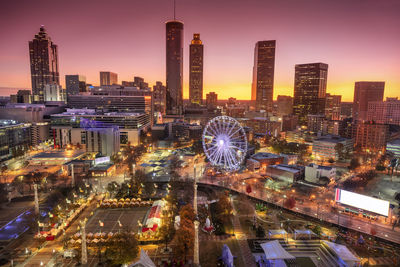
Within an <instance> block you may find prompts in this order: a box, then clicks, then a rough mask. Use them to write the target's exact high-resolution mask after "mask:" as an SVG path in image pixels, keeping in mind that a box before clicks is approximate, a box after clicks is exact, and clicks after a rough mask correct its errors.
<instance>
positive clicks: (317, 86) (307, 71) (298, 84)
mask: <svg viewBox="0 0 400 267" xmlns="http://www.w3.org/2000/svg"><path fill="white" fill-rule="evenodd" d="M327 77H328V64H324V63H310V64H298V65H296V66H295V76H294V99H293V110H294V114H296V115H298V116H299V123H300V124H302V125H306V124H307V115H308V114H325V95H326V83H327Z"/></svg>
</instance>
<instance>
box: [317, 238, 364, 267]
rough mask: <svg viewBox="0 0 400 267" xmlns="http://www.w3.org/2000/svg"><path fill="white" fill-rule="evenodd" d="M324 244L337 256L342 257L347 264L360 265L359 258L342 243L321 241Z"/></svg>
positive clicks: (350, 265)
mask: <svg viewBox="0 0 400 267" xmlns="http://www.w3.org/2000/svg"><path fill="white" fill-rule="evenodd" d="M322 242H323V243H324V244H325V245H326V246H328V247H329V248H330V249H331V250H332V251H333V252H334V253H335V254H336V256H337V257H339V258H340V259H342V260H343V261H344V262H345V263H346V265H347V266H349V267H352V266H360V259H359V258H357V257H356V256H354V254H353V253H351V251H350V250H349V249H348V248H347V247H346V246H344V245H339V244H336V243H332V242H329V241H325V240H324V241H322Z"/></svg>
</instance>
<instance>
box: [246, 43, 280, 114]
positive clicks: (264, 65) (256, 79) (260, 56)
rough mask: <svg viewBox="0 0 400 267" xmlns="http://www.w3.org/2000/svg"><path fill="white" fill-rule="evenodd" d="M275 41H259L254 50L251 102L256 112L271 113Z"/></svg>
mask: <svg viewBox="0 0 400 267" xmlns="http://www.w3.org/2000/svg"><path fill="white" fill-rule="evenodd" d="M275 46H276V41H275V40H272V41H259V42H257V43H256V47H255V49H254V66H253V83H252V88H251V100H252V101H253V102H254V101H255V107H256V110H257V111H259V110H265V111H269V112H270V111H272V106H273V95H274V70H275Z"/></svg>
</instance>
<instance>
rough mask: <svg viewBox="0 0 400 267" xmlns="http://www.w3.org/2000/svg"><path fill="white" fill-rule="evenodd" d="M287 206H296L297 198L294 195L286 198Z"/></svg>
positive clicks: (291, 207) (289, 207)
mask: <svg viewBox="0 0 400 267" xmlns="http://www.w3.org/2000/svg"><path fill="white" fill-rule="evenodd" d="M283 205H284V206H285V208H287V209H293V208H294V207H295V206H296V199H295V198H294V197H289V198H287V199H286V200H285V202H284V203H283Z"/></svg>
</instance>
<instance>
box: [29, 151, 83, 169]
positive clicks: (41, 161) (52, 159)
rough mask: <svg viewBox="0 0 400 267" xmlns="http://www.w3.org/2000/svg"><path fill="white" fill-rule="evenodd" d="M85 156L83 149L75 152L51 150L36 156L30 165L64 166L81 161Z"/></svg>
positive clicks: (30, 161)
mask: <svg viewBox="0 0 400 267" xmlns="http://www.w3.org/2000/svg"><path fill="white" fill-rule="evenodd" d="M84 155H85V151H84V150H82V149H75V150H65V149H59V150H50V151H45V152H41V153H38V154H36V155H34V156H33V157H32V158H31V159H30V160H29V164H30V165H41V166H42V165H64V164H65V163H67V162H69V161H71V160H76V159H81V158H82V157H83V156H84Z"/></svg>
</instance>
